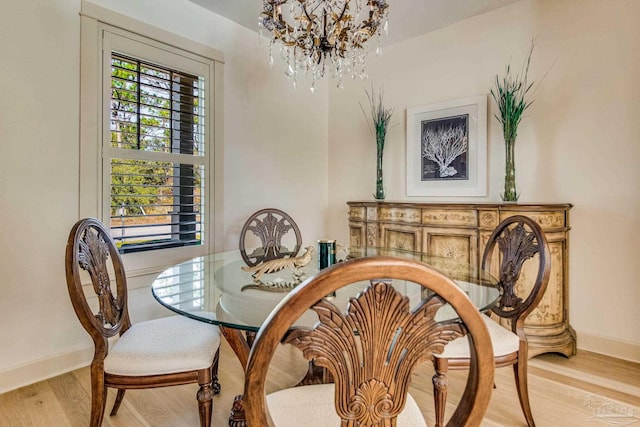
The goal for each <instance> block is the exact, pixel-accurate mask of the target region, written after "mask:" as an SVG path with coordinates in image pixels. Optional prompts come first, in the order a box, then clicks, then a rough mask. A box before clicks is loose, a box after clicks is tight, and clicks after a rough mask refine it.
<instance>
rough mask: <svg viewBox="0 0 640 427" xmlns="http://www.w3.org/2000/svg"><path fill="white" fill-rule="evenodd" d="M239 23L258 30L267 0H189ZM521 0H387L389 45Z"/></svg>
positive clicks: (386, 42) (387, 38)
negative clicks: (262, 7) (263, 5)
mask: <svg viewBox="0 0 640 427" xmlns="http://www.w3.org/2000/svg"><path fill="white" fill-rule="evenodd" d="M189 1H191V2H193V3H196V4H198V5H200V6H202V7H204V8H206V9H209V10H211V11H213V12H215V13H216V14H218V15H221V16H224V17H226V18H228V19H230V20H232V21H234V22H237V23H238V24H240V25H242V26H244V27H247V28H249V29H250V30H253V31H256V32H257V31H258V15H259V14H260V7H261V6H262V1H263V0H189ZM518 1H520V0H387V2H388V3H389V35H388V36H387V37H386V40H385V39H383V43H384V44H385V45H390V44H393V43H397V42H399V41H402V40H405V39H408V38H411V37H415V36H418V35H420V34H424V33H428V32H430V31H434V30H436V29H438V28H442V27H446V26H447V25H451V24H453V23H454V22H457V21H461V20H463V19H467V18H470V17H472V16H475V15H480V14H482V13H485V12H489V11H491V10H494V9H498V8H500V7H503V6H506V5H508V4H511V3H516V2H518Z"/></svg>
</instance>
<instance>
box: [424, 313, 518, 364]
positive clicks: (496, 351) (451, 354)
mask: <svg viewBox="0 0 640 427" xmlns="http://www.w3.org/2000/svg"><path fill="white" fill-rule="evenodd" d="M482 318H483V319H484V321H485V323H486V324H487V329H489V335H490V336H491V344H492V346H493V355H494V357H499V356H504V355H506V354H510V353H515V352H516V351H518V349H519V347H520V338H518V336H517V335H516V334H514V333H513V332H511V331H510V330H508V329H505V328H503V327H502V326H500V325H499V324H497V323H496V322H495V321H493V320H491V318H490V317H489V316H482ZM434 357H441V358H444V359H456V358H460V359H468V358H469V357H470V355H469V340H468V339H467V337H466V336H465V337H460V338H456V339H455V340H453V341H451V342H450V343H449V344H447V345H445V346H444V351H443V352H442V353H441V354H434Z"/></svg>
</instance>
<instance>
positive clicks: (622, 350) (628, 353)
mask: <svg viewBox="0 0 640 427" xmlns="http://www.w3.org/2000/svg"><path fill="white" fill-rule="evenodd" d="M576 335H577V336H578V349H579V350H587V351H591V352H593V353H600V354H604V355H607V356H611V357H615V358H617V359H623V360H628V361H630V362H636V363H640V345H638V344H635V343H632V342H630V341H625V340H616V339H611V338H607V337H603V336H601V335H595V334H590V333H588V332H581V331H576Z"/></svg>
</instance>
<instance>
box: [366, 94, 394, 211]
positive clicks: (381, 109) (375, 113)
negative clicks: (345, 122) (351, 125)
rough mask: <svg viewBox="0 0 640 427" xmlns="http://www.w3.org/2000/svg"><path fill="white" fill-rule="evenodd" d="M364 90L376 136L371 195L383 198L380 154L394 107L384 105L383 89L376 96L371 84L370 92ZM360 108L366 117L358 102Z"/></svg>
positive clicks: (382, 152) (381, 154)
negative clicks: (374, 182)
mask: <svg viewBox="0 0 640 427" xmlns="http://www.w3.org/2000/svg"><path fill="white" fill-rule="evenodd" d="M364 92H365V93H366V94H367V99H368V100H369V107H370V110H371V121H372V123H373V126H372V127H371V130H372V132H373V133H374V134H375V138H376V158H377V162H376V192H375V193H374V194H373V197H374V198H375V199H376V200H384V198H385V196H386V194H385V191H384V185H383V177H382V156H383V154H384V144H385V140H386V138H387V131H388V130H389V122H390V121H391V116H392V115H393V110H394V109H393V108H387V107H385V106H384V102H383V97H384V92H383V89H380V91H379V92H378V95H377V96H376V92H375V90H374V89H373V85H372V86H371V93H369V92H368V91H367V90H366V89H365V90H364ZM360 109H361V110H362V113H363V114H364V116H365V118H367V113H366V112H365V111H364V107H363V106H362V104H360Z"/></svg>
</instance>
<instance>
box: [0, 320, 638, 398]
mask: <svg viewBox="0 0 640 427" xmlns="http://www.w3.org/2000/svg"><path fill="white" fill-rule="evenodd" d="M577 335H578V349H581V350H586V351H591V352H594V353H600V354H605V355H607V356H611V357H615V358H618V359H624V360H629V361H631V362H636V363H640V345H637V344H635V343H632V342H628V341H623V340H615V339H611V338H607V337H603V336H600V335H594V334H590V333H587V332H580V331H578V332H577ZM92 358H93V346H91V347H85V348H80V349H76V350H73V351H70V352H68V353H64V354H59V355H56V356H52V357H47V358H43V359H39V360H35V361H30V362H29V363H25V364H22V365H18V366H13V367H11V368H9V369H5V370H3V371H2V372H0V394H1V393H6V392H7V391H11V390H15V389H17V388H20V387H23V386H26V385H29V384H33V383H36V382H38V381H43V380H46V379H49V378H52V377H55V376H57V375H61V374H64V373H66V372H69V371H73V370H75V369H78V368H82V367H84V366H88V365H89V364H90V363H91V359H92Z"/></svg>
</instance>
